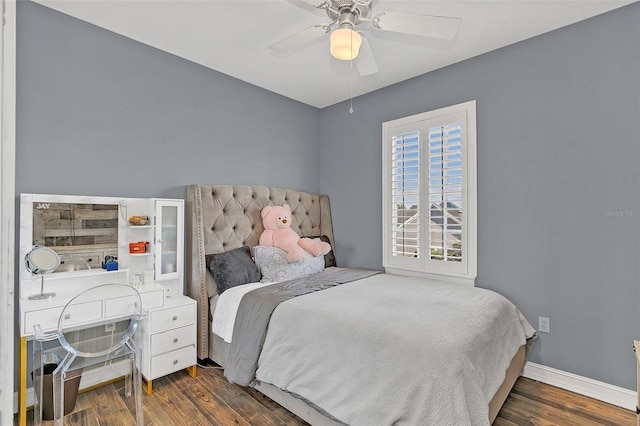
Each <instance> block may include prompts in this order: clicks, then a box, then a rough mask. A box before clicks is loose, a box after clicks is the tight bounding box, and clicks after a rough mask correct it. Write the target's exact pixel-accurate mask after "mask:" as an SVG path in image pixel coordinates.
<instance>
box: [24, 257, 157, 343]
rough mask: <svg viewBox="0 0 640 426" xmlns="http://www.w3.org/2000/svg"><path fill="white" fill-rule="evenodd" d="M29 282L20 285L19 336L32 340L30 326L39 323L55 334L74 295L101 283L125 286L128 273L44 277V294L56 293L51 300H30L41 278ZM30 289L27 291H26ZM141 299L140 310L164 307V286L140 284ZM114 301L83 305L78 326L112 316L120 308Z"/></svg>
mask: <svg viewBox="0 0 640 426" xmlns="http://www.w3.org/2000/svg"><path fill="white" fill-rule="evenodd" d="M30 281H32V283H29V282H28V281H23V282H22V283H21V285H22V286H23V288H22V289H21V295H22V297H21V299H20V335H21V336H22V337H27V338H31V337H33V333H34V331H33V326H34V325H36V324H40V326H41V327H42V330H43V331H44V332H50V331H55V330H56V328H57V325H58V318H59V317H60V314H61V313H62V309H63V308H64V306H65V305H66V304H67V302H69V301H70V300H71V299H72V298H73V297H74V296H76V295H77V294H79V293H80V292H81V291H83V290H86V289H88V288H91V287H95V286H98V285H101V284H126V283H127V282H128V281H129V278H128V271H126V270H119V271H110V272H107V271H104V270H98V271H95V270H92V271H87V272H84V271H83V272H77V271H76V272H73V273H72V274H69V273H59V274H51V275H47V276H46V277H45V288H46V289H47V291H53V292H55V293H56V295H55V296H54V297H52V298H51V299H45V300H29V299H28V298H27V297H28V296H29V295H30V294H34V293H38V291H39V289H40V278H39V277H34V279H33V280H30ZM26 287H28V288H30V289H31V291H29V289H28V288H26ZM137 290H138V291H139V292H140V297H141V298H142V308H143V309H145V310H149V309H152V308H157V307H161V306H164V300H165V289H164V287H163V286H161V285H159V284H156V283H151V284H143V285H141V286H140V287H138V288H137ZM118 303H119V302H118V300H117V299H104V300H96V301H95V303H92V304H89V305H88V306H85V307H84V308H83V310H82V311H79V312H78V313H77V314H78V322H77V324H78V325H85V324H91V323H92V322H97V321H99V320H101V319H102V318H103V317H109V316H112V314H110V312H109V311H110V309H119V306H118Z"/></svg>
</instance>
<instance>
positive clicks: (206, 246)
mask: <svg viewBox="0 0 640 426" xmlns="http://www.w3.org/2000/svg"><path fill="white" fill-rule="evenodd" d="M283 204H289V205H290V206H291V210H292V220H291V222H292V223H291V228H292V229H293V230H294V231H296V232H297V233H298V234H299V235H300V236H302V237H316V236H321V235H326V236H327V237H329V241H330V242H331V246H332V247H333V249H334V253H335V244H334V240H333V228H332V225H331V211H330V208H329V197H328V196H326V195H317V194H310V193H308V192H301V191H295V190H291V189H283V188H269V187H265V186H247V185H212V186H205V185H189V186H187V262H186V265H187V267H186V269H187V271H186V272H187V292H188V294H189V296H190V297H192V298H194V299H195V300H196V301H197V307H198V311H197V318H198V346H197V349H198V358H200V359H204V358H209V339H210V337H211V335H210V322H211V321H210V320H209V297H210V296H212V293H214V292H215V285H214V283H213V279H212V278H211V275H210V274H209V272H208V270H207V264H206V260H205V256H206V255H209V254H216V253H221V252H224V251H228V250H233V249H235V248H238V247H241V246H243V245H247V246H249V248H251V249H253V247H254V246H255V245H256V244H258V240H259V239H260V234H262V231H263V230H264V228H263V226H262V218H261V216H260V211H261V210H262V208H263V207H265V206H268V205H277V206H281V205H283Z"/></svg>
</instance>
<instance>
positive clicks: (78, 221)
mask: <svg viewBox="0 0 640 426" xmlns="http://www.w3.org/2000/svg"><path fill="white" fill-rule="evenodd" d="M121 200H122V199H120V198H111V197H83V196H73V195H48V194H21V196H20V248H21V254H22V256H25V255H26V253H27V252H28V251H29V250H30V249H31V248H32V247H33V246H42V247H48V248H50V249H51V250H53V251H54V252H55V253H57V255H58V256H59V257H60V265H59V266H58V267H57V268H56V269H55V271H54V272H53V273H54V274H57V273H60V272H74V271H86V270H92V269H100V268H101V267H102V261H103V260H104V259H105V257H106V256H114V257H117V256H118V235H119V231H118V230H119V224H120V223H121V222H120V221H121V220H122V218H120V217H119V216H120V215H121V209H120V203H121Z"/></svg>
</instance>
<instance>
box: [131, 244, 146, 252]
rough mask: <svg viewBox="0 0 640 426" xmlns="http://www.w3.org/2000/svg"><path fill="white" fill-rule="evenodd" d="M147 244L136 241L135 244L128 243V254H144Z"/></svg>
mask: <svg viewBox="0 0 640 426" xmlns="http://www.w3.org/2000/svg"><path fill="white" fill-rule="evenodd" d="M146 246H147V243H145V242H144V241H138V242H137V243H129V253H145V252H146V251H147V250H146Z"/></svg>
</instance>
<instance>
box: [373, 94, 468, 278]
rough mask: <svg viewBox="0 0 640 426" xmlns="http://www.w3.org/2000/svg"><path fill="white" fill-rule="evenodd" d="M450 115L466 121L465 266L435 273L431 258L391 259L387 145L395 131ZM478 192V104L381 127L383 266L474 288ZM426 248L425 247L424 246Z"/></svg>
mask: <svg viewBox="0 0 640 426" xmlns="http://www.w3.org/2000/svg"><path fill="white" fill-rule="evenodd" d="M451 114H464V115H465V119H466V123H465V125H464V137H465V143H464V144H463V162H464V165H463V188H464V189H463V192H464V194H463V197H464V200H463V205H464V209H463V215H464V216H463V217H464V220H463V223H464V225H463V227H464V228H463V244H465V246H464V253H465V255H464V256H465V261H464V262H463V263H464V264H465V265H464V266H463V267H462V271H447V270H446V267H447V266H449V265H444V268H442V267H440V268H438V269H437V270H434V269H433V268H431V267H430V266H429V262H428V261H427V260H426V258H428V256H422V260H421V261H411V262H403V260H405V259H401V258H395V259H392V257H393V256H392V255H391V231H392V229H391V226H392V219H391V209H390V208H389V199H390V196H391V150H390V149H388V144H389V143H390V140H391V137H392V136H393V135H392V129H393V128H397V127H399V126H405V125H410V124H413V123H418V122H424V121H431V120H434V119H438V117H442V116H448V115H451ZM421 134H422V136H421V142H422V141H423V139H422V138H423V137H424V132H421ZM421 167H422V166H421ZM421 179H422V178H421ZM477 188H478V186H477V135H476V101H475V100H473V101H468V102H464V103H461V104H457V105H453V106H450V107H445V108H440V109H437V110H433V111H428V112H424V113H421V114H416V115H412V116H409V117H403V118H399V119H396V120H392V121H387V122H384V123H382V249H383V255H382V257H383V259H382V266H383V267H384V269H385V272H386V273H389V274H396V275H409V276H419V277H426V278H431V279H436V280H440V281H447V282H456V283H463V284H469V285H474V284H475V279H476V277H477V268H478V256H477V192H478V190H477ZM424 194H426V191H425V192H424V193H423V194H422V195H421V197H423V196H424ZM421 205H426V203H421ZM423 232H424V231H423ZM423 235H424V233H423ZM423 246H425V245H424V244H423Z"/></svg>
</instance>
